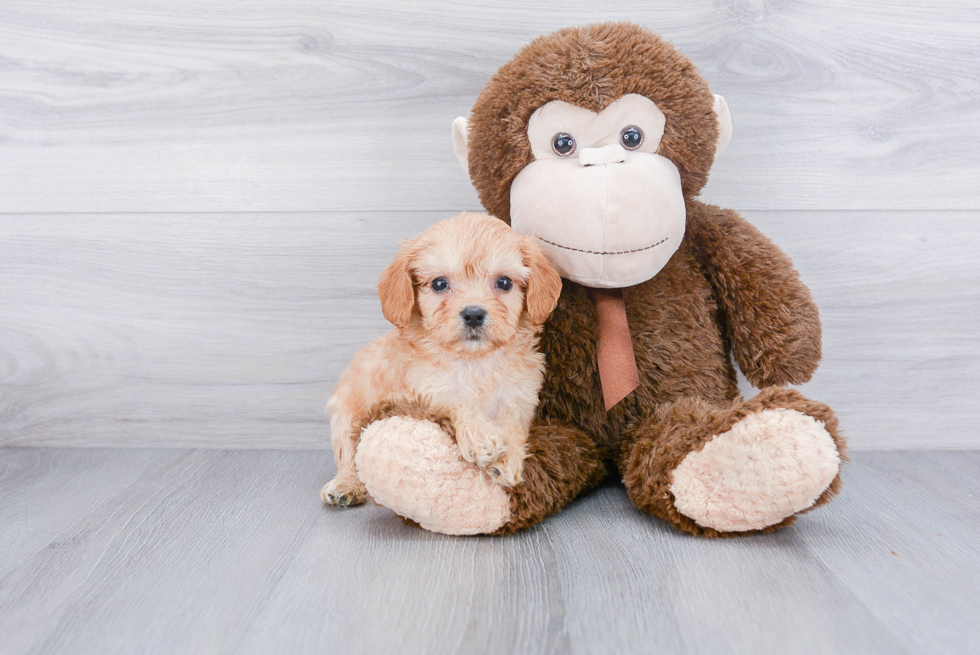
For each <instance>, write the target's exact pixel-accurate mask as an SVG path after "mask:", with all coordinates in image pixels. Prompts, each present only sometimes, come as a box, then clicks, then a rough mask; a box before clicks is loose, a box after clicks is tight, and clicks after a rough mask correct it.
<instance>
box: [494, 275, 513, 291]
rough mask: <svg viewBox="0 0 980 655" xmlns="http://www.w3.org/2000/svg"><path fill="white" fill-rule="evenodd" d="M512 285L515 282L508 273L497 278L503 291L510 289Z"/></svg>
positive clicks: (498, 284) (499, 287) (498, 286)
mask: <svg viewBox="0 0 980 655" xmlns="http://www.w3.org/2000/svg"><path fill="white" fill-rule="evenodd" d="M512 286H514V282H513V281H512V280H511V279H510V278H509V277H507V276H506V275H501V276H500V277H498V278H497V288H498V289H500V290H501V291H510V288H511V287H512Z"/></svg>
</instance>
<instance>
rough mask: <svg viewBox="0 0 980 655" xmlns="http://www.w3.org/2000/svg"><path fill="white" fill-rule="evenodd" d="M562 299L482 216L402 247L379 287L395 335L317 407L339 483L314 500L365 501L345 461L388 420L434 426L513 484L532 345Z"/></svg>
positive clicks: (533, 399) (545, 267) (526, 423)
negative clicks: (322, 408)
mask: <svg viewBox="0 0 980 655" xmlns="http://www.w3.org/2000/svg"><path fill="white" fill-rule="evenodd" d="M560 293H561V278H559V276H558V273H557V272H556V271H555V269H554V268H553V267H552V266H551V264H550V263H549V262H548V259H547V257H546V256H545V255H544V253H543V252H542V251H541V249H540V248H539V247H538V245H537V244H536V243H535V241H534V239H533V238H529V237H523V236H520V235H518V234H517V233H515V232H514V231H513V230H511V229H510V227H508V226H507V225H506V224H505V223H504V222H503V221H500V220H498V219H496V218H493V217H491V216H487V215H485V214H469V213H463V214H460V215H459V216H454V217H452V218H449V219H446V220H444V221H441V222H439V223H436V224H435V225H433V226H432V227H430V228H429V229H428V230H426V231H425V232H423V233H422V234H421V235H419V236H418V237H416V238H415V239H410V240H408V241H406V242H405V243H403V244H402V248H401V250H400V251H399V252H398V254H397V255H396V257H395V260H394V261H393V262H392V264H391V265H390V266H389V267H388V268H387V269H386V270H385V272H384V273H383V274H382V276H381V280H380V282H379V284H378V295H379V296H380V298H381V308H382V312H383V313H384V315H385V317H386V318H387V319H388V320H389V321H391V322H392V323H393V324H394V325H395V328H396V329H395V330H392V331H391V332H389V333H388V334H387V335H385V336H384V337H382V338H381V339H379V340H378V341H376V342H374V343H373V344H371V345H370V346H368V347H367V348H364V349H363V350H361V351H360V352H358V353H357V354H356V355H355V356H354V360H353V362H352V363H351V365H350V367H349V368H348V369H347V371H346V372H345V373H344V374H343V376H342V377H341V379H340V383H339V384H338V385H337V389H336V390H335V391H334V394H333V396H332V397H331V398H330V401H329V402H328V403H327V411H328V412H329V413H330V433H331V439H332V442H333V451H334V457H335V460H336V464H337V475H336V477H334V479H333V480H331V481H330V482H328V483H327V484H326V485H325V486H324V487H323V491H322V496H323V499H324V501H326V502H327V503H329V504H332V505H343V506H348V505H357V504H360V503H363V502H364V501H365V500H366V498H367V491H366V489H365V488H364V485H363V483H362V482H361V481H360V479H359V478H358V476H357V470H356V466H355V464H354V456H355V453H356V449H357V444H358V440H359V438H360V433H361V430H362V429H363V428H364V427H365V426H367V425H368V424H370V423H371V422H373V421H375V420H379V419H381V418H384V417H387V416H394V415H398V416H410V417H414V418H427V419H430V420H433V421H435V422H436V423H437V424H439V425H440V426H442V427H443V429H445V430H446V431H447V433H449V434H450V436H454V437H455V438H456V442H457V444H458V445H459V448H460V453H461V454H462V456H463V458H464V459H466V460H467V461H469V462H473V463H475V464H476V465H477V466H479V467H481V468H483V469H485V470H486V471H487V472H488V473H489V474H490V475H491V477H492V479H493V480H494V481H495V482H497V483H498V484H500V485H502V486H505V487H511V486H514V485H516V484H517V483H519V482H520V481H521V479H522V477H521V471H522V467H523V462H524V457H525V453H524V444H525V442H526V441H527V436H528V430H529V429H530V426H531V419H532V418H533V416H534V410H535V407H536V406H537V398H538V390H539V389H540V388H541V381H542V379H543V377H544V356H543V355H542V354H541V352H540V351H539V350H538V348H537V345H538V337H539V335H540V333H541V325H542V324H543V323H544V321H545V319H547V318H548V316H549V315H550V314H551V311H552V310H553V309H554V307H555V304H556V303H557V302H558V296H559V294H560ZM477 317H479V318H477Z"/></svg>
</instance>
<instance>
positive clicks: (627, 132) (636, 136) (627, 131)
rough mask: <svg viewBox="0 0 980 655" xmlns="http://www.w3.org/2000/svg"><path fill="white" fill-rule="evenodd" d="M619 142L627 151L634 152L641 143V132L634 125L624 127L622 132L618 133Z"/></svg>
mask: <svg viewBox="0 0 980 655" xmlns="http://www.w3.org/2000/svg"><path fill="white" fill-rule="evenodd" d="M619 142H620V143H622V144H623V147H624V148H626V149H627V150H636V149H637V148H639V147H640V144H641V143H643V130H641V129H640V128H638V127H637V126H636V125H630V126H629V127H624V128H623V131H622V132H620V133H619Z"/></svg>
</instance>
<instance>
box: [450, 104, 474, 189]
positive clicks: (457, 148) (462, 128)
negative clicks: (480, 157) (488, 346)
mask: <svg viewBox="0 0 980 655" xmlns="http://www.w3.org/2000/svg"><path fill="white" fill-rule="evenodd" d="M468 130H469V124H468V123H467V121H466V117H465V116H460V117H459V118H457V119H456V120H454V121H453V151H454V152H455V153H456V159H458V160H459V165H460V166H462V167H463V172H464V173H466V175H467V176H468V175H469V174H470V162H469V157H470V150H469V136H470V135H469V132H468Z"/></svg>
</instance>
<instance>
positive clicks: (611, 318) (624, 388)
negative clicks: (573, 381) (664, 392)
mask: <svg viewBox="0 0 980 655" xmlns="http://www.w3.org/2000/svg"><path fill="white" fill-rule="evenodd" d="M588 292H589V298H591V299H592V302H593V303H595V309H596V313H597V314H598V315H599V327H598V331H597V333H596V355H597V358H598V360H599V381H600V382H602V398H603V400H605V402H606V411H607V412H608V411H609V410H610V409H612V407H613V406H614V405H615V404H616V403H618V402H619V401H620V400H622V399H623V398H625V397H626V396H628V395H629V393H630V392H631V391H633V389H636V387H637V386H639V384H640V375H639V373H638V372H637V370H636V357H635V356H634V355H633V339H632V338H631V337H630V326H629V323H627V322H626V304H625V303H624V302H623V292H622V290H620V289H591V288H590V289H588Z"/></svg>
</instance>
